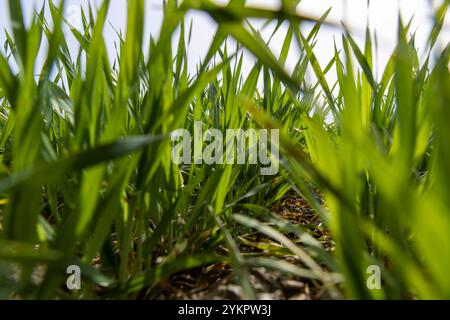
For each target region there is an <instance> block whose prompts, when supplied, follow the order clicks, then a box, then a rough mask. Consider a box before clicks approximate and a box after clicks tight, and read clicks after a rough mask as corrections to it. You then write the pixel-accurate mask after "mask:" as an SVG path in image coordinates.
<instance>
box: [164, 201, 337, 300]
mask: <svg viewBox="0 0 450 320" xmlns="http://www.w3.org/2000/svg"><path fill="white" fill-rule="evenodd" d="M270 209H271V211H272V212H274V213H276V214H278V215H279V216H281V217H282V218H284V219H286V220H289V221H290V222H291V223H294V224H302V225H303V226H305V227H307V228H309V229H310V230H311V231H312V234H313V236H314V237H315V238H316V239H318V240H319V241H320V242H321V243H322V245H323V246H324V248H325V249H327V250H332V248H333V246H332V241H331V238H330V235H329V232H328V231H327V230H326V229H325V228H323V227H322V224H321V222H320V219H319V218H318V216H317V215H316V214H315V213H314V211H313V210H312V209H311V208H310V207H309V206H308V205H307V204H306V202H305V201H304V200H302V199H301V198H299V197H298V196H297V195H295V194H293V193H289V194H288V195H286V196H285V197H283V198H282V199H281V200H280V201H278V202H277V203H275V205H273V206H272V207H271V208H270ZM255 236H256V237H258V241H259V242H260V241H261V239H264V236H263V235H260V234H257V235H255V234H252V235H244V236H242V237H240V240H241V243H240V246H241V247H240V249H241V252H243V253H244V254H245V253H249V252H252V251H253V255H255V254H260V255H264V252H263V251H261V250H257V249H254V248H252V247H251V244H252V239H254V238H255ZM263 241H271V240H270V239H268V238H265V240H263ZM255 252H256V253H255ZM282 259H284V260H286V261H288V262H290V263H293V264H299V261H298V260H297V258H296V257H294V256H289V255H286V256H284V257H282ZM250 281H251V283H252V284H253V287H254V289H255V292H256V293H257V295H258V298H259V299H263V300H313V299H314V300H316V299H329V298H330V297H329V295H328V293H327V291H326V290H325V289H324V288H323V286H322V285H321V284H320V283H318V282H313V281H309V280H303V279H298V278H296V277H294V276H291V275H288V274H285V273H281V272H278V271H273V270H268V269H266V268H259V267H258V268H251V269H250ZM161 288H162V289H161V290H160V291H159V292H158V293H157V294H156V297H157V298H158V299H172V300H203V299H206V300H214V299H240V298H242V297H243V295H242V291H241V288H240V287H239V286H238V285H236V284H235V277H234V274H233V272H232V270H231V268H230V267H229V266H228V265H226V264H215V265H211V266H207V267H204V268H197V269H194V270H191V271H189V272H183V273H180V274H177V275H174V276H173V277H172V278H171V279H170V280H168V281H165V282H163V283H162V284H161Z"/></svg>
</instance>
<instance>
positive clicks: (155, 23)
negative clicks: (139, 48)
mask: <svg viewBox="0 0 450 320" xmlns="http://www.w3.org/2000/svg"><path fill="white" fill-rule="evenodd" d="M21 1H22V3H23V5H24V8H25V11H26V12H25V16H26V19H27V20H29V19H30V17H31V15H32V13H33V10H34V8H40V7H41V6H42V4H43V3H44V0H21ZM89 1H91V2H93V3H95V4H99V3H100V2H101V0H66V9H65V15H66V17H67V18H68V20H69V21H70V22H71V23H72V24H74V25H80V22H81V20H80V5H82V6H86V5H87V3H88V2H89ZM216 2H218V3H226V2H227V1H226V0H216ZM439 2H440V1H438V0H436V1H432V0H372V1H370V4H369V6H367V0H303V1H301V3H300V5H299V7H298V12H299V13H305V14H310V15H314V16H317V17H319V16H320V15H321V14H323V12H325V11H326V10H327V9H328V8H330V7H332V10H331V13H330V16H329V20H331V21H334V22H340V21H343V22H344V23H345V24H346V25H347V26H348V27H349V28H350V30H351V31H352V33H353V35H354V37H355V38H356V40H357V41H359V42H361V43H362V41H363V35H364V31H365V27H366V26H367V24H369V26H370V27H371V29H373V30H376V32H377V36H378V44H379V52H378V57H377V58H378V59H377V63H378V68H377V69H378V70H382V68H383V67H384V64H385V63H386V61H387V59H388V58H389V56H390V54H391V53H392V51H393V49H394V46H395V43H396V35H397V23H398V13H399V11H400V12H401V14H402V18H403V19H404V21H406V20H409V19H410V18H411V17H414V18H413V23H412V29H411V30H413V31H416V33H417V35H416V36H417V44H418V46H419V47H420V46H422V47H423V46H424V41H425V39H426V38H427V36H428V33H429V30H430V26H431V23H430V21H431V13H432V12H431V10H430V6H429V4H430V3H435V4H437V3H439ZM7 3H8V1H7V0H0V28H1V30H3V29H4V28H6V29H9V28H10V26H9V23H8V6H7ZM161 3H162V0H146V18H147V19H146V25H145V32H146V33H145V34H146V35H147V36H146V37H145V39H146V45H148V40H149V38H150V37H149V36H148V35H150V34H152V35H153V36H154V37H157V36H158V33H159V29H160V26H161V21H162V11H161V7H162V5H161ZM247 3H248V4H249V5H255V6H260V7H268V8H276V7H278V6H279V0H247ZM126 6H127V1H125V0H112V1H111V6H110V9H109V15H108V21H109V24H108V25H107V26H106V28H105V31H104V35H105V40H106V43H107V46H108V49H109V50H108V51H109V52H110V55H111V57H112V56H113V52H114V41H115V40H117V38H116V33H115V31H114V29H116V30H123V32H125V29H126V28H125V25H126ZM190 20H192V21H193V36H192V40H191V44H190V47H189V55H188V57H189V60H190V64H189V70H190V71H191V72H195V70H196V64H197V63H198V62H199V61H200V59H201V58H202V57H204V56H205V54H206V51H207V50H208V43H209V41H210V39H212V37H213V35H214V33H215V31H216V29H217V26H216V25H215V23H214V22H213V21H212V20H211V19H210V18H209V17H208V16H207V15H205V14H203V13H198V12H190V13H189V15H188V17H187V21H188V23H189V21H190ZM448 20H449V19H447V22H446V24H447V28H446V30H447V31H446V32H445V34H444V35H443V36H442V37H441V39H440V43H441V45H445V44H446V43H448V42H449V41H450V23H448ZM255 26H256V27H257V28H260V27H261V26H262V24H261V23H257V22H255ZM273 26H274V25H272V26H269V27H268V28H266V29H264V30H261V33H262V35H263V37H265V38H266V39H267V38H268V37H269V36H270V34H271V28H273ZM307 28H308V26H306V29H307ZM341 32H342V30H341V29H332V28H323V29H322V30H321V31H320V34H319V35H320V36H319V38H318V39H319V40H318V43H317V45H316V47H315V52H316V55H317V56H318V59H319V62H320V63H321V64H322V66H325V65H326V64H327V63H328V61H329V60H330V59H331V58H332V56H333V42H334V39H337V41H338V39H339V38H340V35H341ZM284 34H285V29H281V30H280V31H279V32H278V34H277V35H276V36H275V37H274V38H273V40H272V42H271V44H270V48H271V49H272V51H273V52H274V53H275V54H278V52H279V51H280V49H281V46H282V43H283V40H284ZM67 39H68V41H69V46H70V47H71V48H72V49H73V50H74V51H75V50H76V45H75V44H76V41H75V40H74V39H73V38H72V37H71V36H70V35H68V36H67ZM4 41H5V36H4V34H3V32H0V43H1V44H3V43H4ZM44 54H45V48H44V49H43V50H41V55H44ZM297 57H298V52H296V50H292V52H291V53H290V55H289V57H288V60H287V65H286V68H287V69H292V68H293V66H294V65H295V63H296V61H297ZM252 61H253V60H252V58H251V55H246V59H245V62H244V73H245V71H246V70H247V71H248V70H249V69H250V68H251V66H252Z"/></svg>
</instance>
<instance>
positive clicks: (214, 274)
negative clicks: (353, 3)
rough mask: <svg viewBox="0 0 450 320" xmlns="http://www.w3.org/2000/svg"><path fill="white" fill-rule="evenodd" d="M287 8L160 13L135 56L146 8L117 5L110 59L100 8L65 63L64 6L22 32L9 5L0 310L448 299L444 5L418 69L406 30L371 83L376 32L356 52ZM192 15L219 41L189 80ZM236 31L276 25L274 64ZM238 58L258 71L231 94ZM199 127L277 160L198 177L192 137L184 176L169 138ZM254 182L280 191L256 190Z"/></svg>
mask: <svg viewBox="0 0 450 320" xmlns="http://www.w3.org/2000/svg"><path fill="white" fill-rule="evenodd" d="M177 2H178V3H177ZM298 2H299V1H295V0H285V1H282V6H280V8H279V9H278V10H272V9H261V8H257V7H252V6H249V5H246V4H245V1H244V0H231V1H230V3H229V4H228V5H219V4H216V3H214V2H213V1H210V0H184V1H175V0H168V1H166V3H165V4H164V20H163V24H162V27H161V33H160V35H159V37H158V38H152V39H151V42H150V48H149V51H148V52H143V49H142V48H143V42H144V38H145V37H147V36H148V35H146V34H145V33H144V24H145V18H144V0H129V1H128V12H127V15H128V19H127V28H126V32H125V33H123V34H120V37H121V41H120V42H119V43H118V45H117V49H116V53H117V55H116V58H115V59H113V60H111V59H110V58H109V57H108V52H107V48H106V44H105V41H104V39H103V30H104V28H105V24H106V23H108V22H107V20H106V16H107V12H108V7H109V3H110V1H109V0H104V1H102V2H101V6H100V7H98V8H93V7H90V9H89V10H86V11H83V28H82V31H80V30H78V29H76V28H71V30H70V31H71V32H72V34H73V35H74V36H75V38H76V39H77V41H78V43H79V46H80V49H79V52H78V54H77V55H71V54H70V50H69V47H68V44H67V41H66V37H65V35H64V32H63V25H64V24H66V21H64V20H65V19H64V16H63V12H64V11H63V10H64V1H61V3H59V2H58V4H54V3H52V2H51V1H49V2H48V3H47V4H46V9H45V10H46V11H45V10H44V8H43V9H42V11H40V12H36V14H35V16H34V18H33V22H32V23H31V24H30V25H26V24H25V23H24V17H23V8H22V7H21V2H20V1H16V0H9V8H10V19H11V25H12V26H13V28H12V32H11V34H10V33H7V41H6V43H5V45H4V50H3V51H2V52H1V53H0V298H2V299H212V298H231V299H268V298H271V299H343V298H346V299H450V281H449V279H450V275H449V272H450V196H449V190H450V127H449V125H448V121H449V119H450V90H449V89H450V71H449V68H450V45H449V44H447V45H446V46H442V45H440V42H439V41H438V39H439V35H440V33H441V29H442V28H447V27H448V26H445V25H444V19H445V15H446V11H447V8H448V7H449V4H450V1H448V0H445V1H442V4H441V5H440V6H439V7H438V8H437V9H436V11H435V16H434V27H433V29H432V31H431V32H430V35H429V38H428V42H427V47H426V48H421V49H422V50H423V49H425V51H426V55H425V57H422V55H419V53H418V51H419V49H418V48H417V47H416V43H415V39H414V30H410V24H409V21H402V20H401V19H400V23H399V28H398V42H397V46H396V48H395V50H394V51H393V52H392V55H391V57H390V59H389V62H388V63H387V65H386V66H385V68H384V70H383V72H382V73H381V74H380V76H376V74H377V73H375V72H374V70H375V67H374V56H375V55H376V52H377V45H376V43H375V41H374V38H375V37H374V32H373V30H370V28H368V29H367V32H366V37H365V43H364V45H363V46H359V45H358V42H357V41H356V40H355V39H354V37H353V36H352V32H350V31H348V30H347V29H346V28H345V26H343V25H335V24H334V23H333V22H330V21H329V20H328V19H327V15H328V13H329V11H328V12H324V14H323V16H322V17H309V16H304V15H302V14H301V13H299V12H297V11H296V10H295V7H296V5H297V3H298ZM192 10H197V11H202V12H205V13H207V14H209V15H210V16H211V17H212V18H213V19H214V20H215V21H216V22H217V24H218V26H219V30H218V32H217V33H216V35H215V37H214V39H213V41H212V42H211V43H207V44H205V45H207V46H208V48H209V49H208V54H207V56H206V57H205V59H204V60H203V61H202V62H201V63H199V65H198V68H197V72H196V73H195V74H191V73H189V72H188V54H187V50H188V47H189V38H190V31H191V29H190V26H189V25H188V24H185V17H186V15H187V13H188V12H190V11H192ZM45 12H49V14H45ZM49 16H50V17H49ZM249 19H260V20H264V21H268V22H275V23H278V26H280V25H281V24H282V23H283V24H287V25H288V26H289V28H288V31H287V32H286V34H285V35H284V37H285V40H284V44H283V47H282V48H281V54H280V55H279V56H278V55H277V56H275V55H274V53H273V52H272V51H270V50H269V49H268V43H266V42H265V41H264V40H263V38H262V36H261V35H260V34H259V33H258V31H257V30H256V29H255V28H253V27H252V24H251V23H249V21H250V20H249ZM305 22H308V23H310V24H311V23H314V27H313V28H312V29H310V30H309V31H308V32H306V31H305V29H304V28H303V27H302V26H303V25H304V23H305ZM325 25H326V26H327V27H332V28H339V29H341V30H342V38H341V39H336V44H335V52H334V57H333V59H332V60H331V61H329V63H328V64H327V65H326V66H323V65H321V64H319V62H318V59H317V56H316V51H315V43H316V41H317V38H318V37H319V36H320V29H321V28H323V27H324V26H325ZM276 29H277V30H278V28H276ZM175 34H177V37H175ZM231 38H232V39H234V40H235V41H236V45H235V46H233V47H231V46H230V42H229V41H228V40H229V39H231ZM172 40H176V41H175V42H176V44H174V43H173V41H172ZM44 41H46V42H48V52H47V55H46V57H45V59H44V62H43V63H42V66H41V65H40V64H38V63H37V60H36V56H37V52H38V51H39V50H40V48H41V45H42V43H43V42H44ZM294 47H296V48H300V50H299V55H298V62H297V64H296V67H295V69H294V70H293V71H292V72H288V71H286V70H287V69H286V68H285V62H286V59H287V56H288V54H289V53H290V52H291V50H293V48H294ZM244 54H251V55H253V56H254V57H255V59H256V62H255V64H254V66H253V67H252V69H251V71H250V73H249V74H248V75H245V76H244V75H243V71H242V65H243V55H244ZM38 65H39V70H38V72H36V68H37V66H38ZM311 74H312V75H313V76H310V75H311ZM330 79H337V81H336V82H334V81H330ZM198 125H201V127H202V130H203V132H207V131H208V130H210V131H209V132H216V133H217V136H216V140H217V137H218V136H223V137H225V136H226V133H227V132H230V131H229V130H232V129H234V130H241V131H238V132H244V131H245V132H258V133H257V136H258V138H260V135H261V134H262V133H267V136H266V137H267V141H268V143H267V146H268V147H269V146H270V148H268V149H269V150H271V151H272V152H270V154H267V152H260V153H259V159H258V160H261V161H253V162H252V161H251V160H249V159H250V158H251V154H253V151H254V150H253V149H251V144H250V143H244V144H243V145H241V146H242V147H243V148H244V149H243V155H244V158H246V159H247V160H249V161H244V162H243V163H239V159H240V158H239V155H238V154H234V151H231V153H230V154H229V153H227V150H226V148H225V146H226V145H228V142H229V141H228V140H226V141H227V143H226V144H225V145H224V144H223V143H222V144H221V145H220V146H222V147H223V148H225V151H224V152H225V153H226V154H227V155H228V156H230V155H231V156H232V158H233V159H234V160H235V161H234V162H233V161H230V162H225V163H223V162H224V161H222V162H221V161H216V162H213V163H208V161H197V160H199V158H198V156H199V155H204V153H202V152H203V151H205V152H206V150H209V151H211V148H208V147H211V145H213V144H211V142H212V139H211V137H209V138H210V139H209V140H208V139H202V138H201V136H200V140H198V139H197V140H196V142H197V143H196V144H195V143H194V144H192V146H191V144H190V143H189V148H187V149H185V151H186V152H187V151H189V150H191V149H190V147H192V150H191V151H192V153H193V157H188V158H190V161H184V162H181V161H180V162H176V161H173V158H174V156H173V153H174V152H173V150H174V149H173V147H174V143H175V142H176V141H175V139H174V132H177V130H178V132H184V133H186V134H192V136H194V139H195V136H196V132H197V126H198ZM180 129H184V131H179V130H180ZM263 130H266V131H263ZM219 133H220V135H219ZM178 137H180V136H178ZM197 138H198V136H197ZM243 141H244V142H245V141H247V140H246V139H245V138H244V139H243ZM237 145H239V143H237ZM216 146H217V145H216ZM260 147H261V146H260ZM219 149H221V148H217V149H215V151H214V152H212V151H211V153H210V155H211V156H212V157H213V158H214V157H215V156H217V155H218V154H217V152H218V150H219ZM260 149H261V148H260ZM278 150H279V156H278V157H277V156H276V154H275V153H274V151H278ZM198 152H200V153H198ZM254 155H256V153H255V154H254ZM183 156H185V154H184V153H183ZM247 156H248V157H247ZM257 158H258V157H257ZM214 159H216V160H217V158H214ZM203 160H205V159H203ZM241 160H242V159H241ZM254 160H255V159H254ZM263 160H265V161H263ZM263 162H265V163H263ZM268 163H271V164H272V165H276V167H277V170H276V172H271V174H262V173H263V172H264V168H267V167H268ZM266 173H267V172H266ZM273 173H276V174H273ZM77 275H80V276H81V279H78V278H77Z"/></svg>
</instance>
